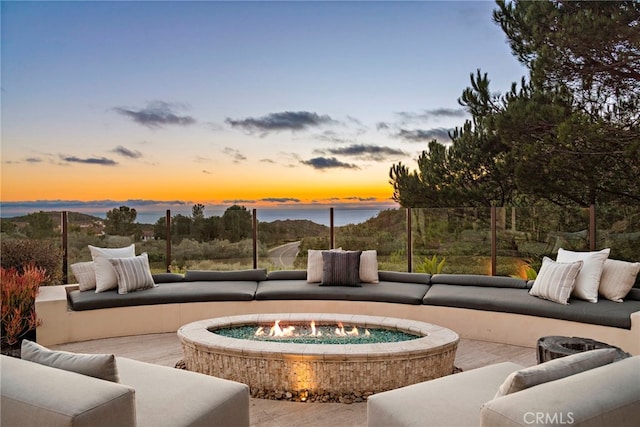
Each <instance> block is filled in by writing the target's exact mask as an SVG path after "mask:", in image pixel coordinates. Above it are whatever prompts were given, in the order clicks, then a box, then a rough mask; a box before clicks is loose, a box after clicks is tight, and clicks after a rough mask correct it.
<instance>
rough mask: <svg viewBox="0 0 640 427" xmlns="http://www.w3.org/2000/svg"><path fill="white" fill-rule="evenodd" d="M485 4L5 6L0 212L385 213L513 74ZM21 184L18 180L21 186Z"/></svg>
mask: <svg viewBox="0 0 640 427" xmlns="http://www.w3.org/2000/svg"><path fill="white" fill-rule="evenodd" d="M494 8H495V5H494V4H493V3H492V2H485V1H478V2H456V1H447V2H430V1H427V2H270V1H265V2H211V1H205V2H82V1H80V2H5V1H3V2H2V202H3V209H6V208H7V207H10V206H11V204H12V203H17V202H22V201H32V200H44V201H51V202H54V201H55V202H56V203H59V201H60V200H63V201H64V200H80V201H83V202H86V201H93V200H105V199H108V200H118V201H120V200H132V199H140V200H143V199H144V200H154V201H158V202H166V201H170V200H183V201H194V202H203V203H205V204H207V205H220V206H223V205H225V204H230V203H234V202H240V203H243V204H246V205H249V206H282V205H284V206H307V205H310V204H313V205H317V204H320V205H325V204H327V205H336V204H338V205H340V204H350V203H354V202H357V203H363V202H370V203H371V204H385V203H387V204H388V202H389V197H390V196H391V193H392V189H391V187H390V185H389V184H388V171H389V168H390V167H391V165H393V164H394V163H397V162H398V161H402V162H403V163H405V164H408V165H410V166H412V167H413V166H414V163H415V159H416V158H417V156H418V154H419V153H420V151H422V150H423V149H425V148H426V144H427V143H428V141H429V140H431V139H432V138H434V137H436V138H439V139H440V140H442V141H443V142H444V141H446V136H445V135H446V131H447V130H449V129H452V128H454V127H455V126H461V125H462V124H463V122H464V120H465V119H466V118H468V116H467V115H466V113H465V112H464V111H463V110H462V109H461V107H460V106H459V105H458V103H457V99H458V97H459V96H460V95H461V93H462V91H463V90H464V88H465V87H467V86H468V85H469V75H470V74H471V73H475V71H476V69H478V68H480V69H481V70H482V71H483V72H487V73H488V74H489V77H490V79H491V81H492V87H493V90H495V91H500V92H505V91H506V90H508V89H509V86H510V85H511V83H512V82H514V81H519V80H520V79H521V77H522V76H523V75H525V69H524V68H523V67H522V66H521V65H520V64H519V63H518V62H517V61H516V59H515V57H514V56H513V55H512V54H511V52H510V49H509V47H508V45H507V43H506V41H505V36H504V34H503V33H502V31H501V30H500V28H499V27H498V26H497V25H495V24H494V23H493V22H492V20H491V12H492V10H493V9H494ZM25 180H26V182H25Z"/></svg>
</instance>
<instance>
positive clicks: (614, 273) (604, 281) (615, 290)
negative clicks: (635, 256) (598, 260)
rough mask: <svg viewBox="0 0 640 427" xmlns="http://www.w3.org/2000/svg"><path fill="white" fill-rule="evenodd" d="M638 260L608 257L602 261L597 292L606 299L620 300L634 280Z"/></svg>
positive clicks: (638, 265)
mask: <svg viewBox="0 0 640 427" xmlns="http://www.w3.org/2000/svg"><path fill="white" fill-rule="evenodd" d="M639 271H640V262H626V261H618V260H615V259H608V260H606V261H605V262H604V268H603V269H602V276H600V287H599V288H598V292H599V293H600V295H602V296H603V297H605V298H606V299H608V300H611V301H615V302H622V299H623V298H624V297H626V296H627V294H628V293H629V291H630V290H631V288H633V285H634V284H635V282H636V276H637V275H638V272H639Z"/></svg>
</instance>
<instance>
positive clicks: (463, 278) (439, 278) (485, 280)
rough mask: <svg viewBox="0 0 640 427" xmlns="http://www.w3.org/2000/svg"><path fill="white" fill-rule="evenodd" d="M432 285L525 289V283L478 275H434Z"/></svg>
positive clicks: (509, 278) (503, 277) (510, 278)
mask: <svg viewBox="0 0 640 427" xmlns="http://www.w3.org/2000/svg"><path fill="white" fill-rule="evenodd" d="M431 284H432V285H436V284H439V285H460V286H488V287H491V288H516V289H525V288H527V287H528V286H527V281H526V280H523V279H516V278H513V277H505V276H482V275H478V274H434V275H433V276H432V277H431Z"/></svg>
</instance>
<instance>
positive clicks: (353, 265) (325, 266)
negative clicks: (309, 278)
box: [320, 251, 362, 286]
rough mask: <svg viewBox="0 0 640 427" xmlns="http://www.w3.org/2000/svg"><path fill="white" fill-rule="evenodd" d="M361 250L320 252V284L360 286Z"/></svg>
mask: <svg viewBox="0 0 640 427" xmlns="http://www.w3.org/2000/svg"><path fill="white" fill-rule="evenodd" d="M361 254H362V251H343V252H332V251H324V252H322V282H320V286H360V255H361Z"/></svg>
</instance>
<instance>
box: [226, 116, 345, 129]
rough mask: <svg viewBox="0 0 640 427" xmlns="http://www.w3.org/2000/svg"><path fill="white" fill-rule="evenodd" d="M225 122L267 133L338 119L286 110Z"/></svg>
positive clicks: (333, 121) (306, 126) (302, 127)
mask: <svg viewBox="0 0 640 427" xmlns="http://www.w3.org/2000/svg"><path fill="white" fill-rule="evenodd" d="M225 122H227V123H228V124H230V125H231V126H232V127H235V128H240V129H244V130H245V131H246V132H249V133H253V132H261V133H263V134H266V133H269V132H280V131H287V130H288V131H292V132H295V131H300V130H305V129H309V128H313V127H318V126H321V125H325V124H330V123H335V122H336V121H335V120H333V119H332V118H331V117H329V116H327V115H319V114H318V113H312V112H309V111H284V112H281V113H271V114H267V115H266V116H262V117H247V118H245V119H238V120H234V119H231V118H227V119H226V120H225Z"/></svg>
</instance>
